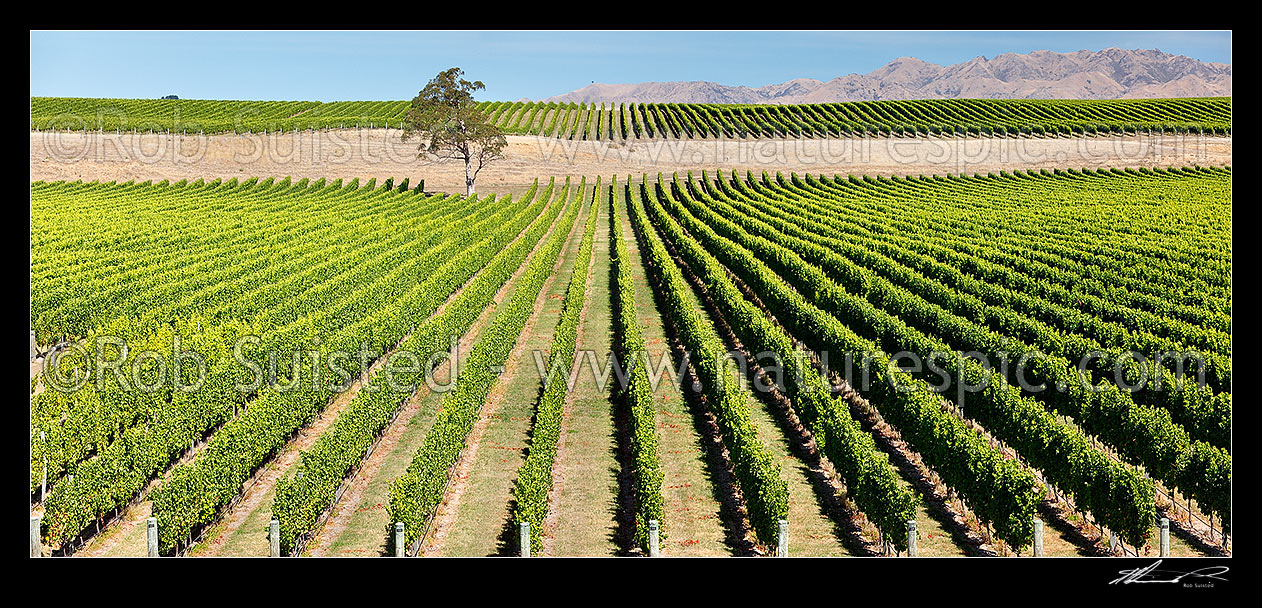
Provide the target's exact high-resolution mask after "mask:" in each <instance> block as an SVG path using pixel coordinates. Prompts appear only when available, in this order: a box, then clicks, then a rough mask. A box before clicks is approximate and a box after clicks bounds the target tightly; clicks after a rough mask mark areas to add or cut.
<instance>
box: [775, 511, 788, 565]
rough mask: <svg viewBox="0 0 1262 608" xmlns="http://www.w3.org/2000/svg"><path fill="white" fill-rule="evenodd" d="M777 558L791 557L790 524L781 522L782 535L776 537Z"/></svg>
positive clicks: (784, 521)
mask: <svg viewBox="0 0 1262 608" xmlns="http://www.w3.org/2000/svg"><path fill="white" fill-rule="evenodd" d="M776 537H777V538H776V557H788V556H789V522H788V521H786V520H783V519H782V520H780V533H779V534H777V535H776Z"/></svg>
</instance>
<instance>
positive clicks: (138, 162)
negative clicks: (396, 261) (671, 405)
mask: <svg viewBox="0 0 1262 608" xmlns="http://www.w3.org/2000/svg"><path fill="white" fill-rule="evenodd" d="M401 135H402V133H401V132H400V131H398V130H396V129H389V130H386V129H334V130H330V131H316V132H310V131H299V132H291V133H284V134H269V135H260V134H254V135H248V136H247V135H233V134H226V135H212V136H193V135H189V136H180V135H178V134H177V135H166V134H147V135H132V134H121V135H115V134H111V133H104V134H98V133H88V134H86V135H85V134H83V133H82V132H79V133H64V132H61V133H49V132H31V134H30V145H31V157H30V163H31V164H30V174H31V180H69V181H74V180H78V179H82V180H87V181H93V180H96V181H111V180H119V181H128V180H133V179H134V180H138V181H145V180H154V181H159V180H163V179H169V180H172V181H178V180H180V179H189V180H193V179H197V178H203V179H206V180H213V179H215V178H222V179H231V178H233V177H252V176H285V175H288V176H292V177H293V178H294V179H295V180H296V179H300V178H304V177H306V178H310V179H319V178H321V177H324V178H328V179H330V180H332V179H337V178H344V179H350V178H354V177H359V178H361V179H365V180H366V179H368V178H373V177H375V178H377V179H378V181H379V182H380V181H381V180H384V179H386V178H388V177H393V178H394V179H395V180H396V183H397V182H398V180H401V179H402V178H404V177H407V178H409V179H410V180H411V183H414V184H415V183H417V180H418V179H421V178H424V179H425V180H426V189H427V190H431V191H451V192H457V191H462V190H463V187H464V166H463V164H462V163H458V162H455V161H447V162H434V163H430V162H422V161H418V160H417V158H416V144H415V142H407V143H404V142H403V141H402V139H401ZM505 155H506V156H505V158H504V159H503V160H501V161H498V162H496V163H493V164H491V165H488V166H487V168H486V169H485V170H483V171H482V172H481V173H480V174H479V179H478V187H479V188H481V189H483V190H485V191H487V192H498V193H500V194H507V193H515V192H519V191H521V190H524V189H525V188H527V187H529V185H530V184H531V183H532V182H533V181H534V179H535V178H536V177H540V178H542V177H546V176H563V175H597V174H605V175H608V174H610V173H621V174H626V173H648V174H656V173H658V172H663V173H671V172H673V171H679V172H681V173H682V172H686V171H693V172H697V173H699V172H701V171H713V170H715V169H724V170H735V171H739V172H741V173H743V172H745V171H752V172H754V174H755V175H757V174H761V173H762V172H763V171H767V172H770V173H775V172H776V171H782V172H786V173H787V172H790V171H793V172H797V173H816V174H818V173H825V174H843V175H844V174H867V175H921V174H924V175H929V174H947V173H969V174H972V173H983V174H985V173H987V172H998V171H1001V170H1002V171H1012V170H1020V169H1035V170H1037V169H1049V170H1050V169H1054V168H1060V169H1064V168H1075V169H1080V168H1093V169H1094V168H1100V167H1169V166H1183V165H1191V164H1200V165H1216V166H1221V165H1230V164H1231V138H1230V137H1198V136H1175V135H1166V136H1153V137H1149V136H1147V135H1128V136H1111V137H1086V138H1030V139H1027V138H960V137H948V138H938V137H913V138H900V137H890V138H885V137H882V138H826V139H756V140H740V139H712V140H688V139H682V140H657V141H647V140H641V141H618V140H614V141H570V140H559V139H555V138H550V137H541V136H527V135H510V136H508V147H507V149H506V150H505Z"/></svg>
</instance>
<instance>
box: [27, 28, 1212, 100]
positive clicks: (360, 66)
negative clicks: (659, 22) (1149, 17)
mask: <svg viewBox="0 0 1262 608" xmlns="http://www.w3.org/2000/svg"><path fill="white" fill-rule="evenodd" d="M1114 46H1116V47H1120V48H1126V49H1137V48H1138V49H1153V48H1157V49H1161V50H1162V51H1166V52H1168V53H1176V54H1180V55H1187V56H1189V57H1193V58H1195V59H1200V60H1202V61H1215V62H1223V63H1230V62H1231V34H1230V32H586V31H560V32H512V31H507V32H450V31H441V32H319V31H313V32H297V31H280V32H201V31H198V32H113V31H111V32H31V95H35V96H66V97H124V98H138V97H159V96H162V95H168V94H174V95H179V96H180V97H182V98H188V99H281V100H316V101H337V100H346V99H363V100H393V99H410V98H412V97H413V96H414V95H415V94H416V92H417V91H418V90H419V89H420V88H421V87H422V86H424V84H425V82H426V81H428V80H429V79H430V78H432V77H433V76H434V74H436V73H438V72H440V71H442V70H444V69H446V68H449V67H452V66H459V67H461V68H464V70H465V72H466V78H469V79H470V80H482V81H484V82H485V83H486V90H485V91H483V92H482V94H480V95H479V96H478V98H479V99H488V100H501V99H508V100H513V99H519V98H523V97H528V98H531V99H542V98H545V97H549V96H552V95H559V94H561V93H566V92H568V91H572V90H574V89H577V88H580V87H583V86H586V85H588V84H590V83H592V82H593V81H594V82H606V83H630V82H648V81H659V82H661V81H672V80H710V81H714V82H719V83H722V84H727V85H746V86H762V85H767V84H774V83H779V82H784V81H786V80H790V79H793V78H816V79H819V80H829V79H832V78H835V77H838V76H844V75H846V74H850V73H861V74H862V73H866V72H870V71H872V70H874V69H876V68H879V67H881V66H882V65H885V64H886V63H888V62H890V61H891V60H893V59H895V58H896V57H900V56H913V57H919V58H920V59H923V60H925V61H930V62H933V63H939V64H944V65H945V64H950V63H958V62H961V61H967V60H969V59H972V58H974V57H977V56H979V55H982V56H985V57H994V56H995V55H999V54H1001V53H1007V52H1012V53H1028V52H1030V51H1035V50H1042V49H1047V50H1052V51H1060V52H1070V51H1078V50H1083V49H1086V50H1093V51H1094V50H1100V49H1104V48H1108V47H1114Z"/></svg>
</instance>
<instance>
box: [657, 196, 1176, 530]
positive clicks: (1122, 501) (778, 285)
mask: <svg viewBox="0 0 1262 608" xmlns="http://www.w3.org/2000/svg"><path fill="white" fill-rule="evenodd" d="M668 189H669V190H673V191H674V192H673V193H672V194H668V193H667V192H666V191H667V190H668ZM659 190H661V192H662V194H661V195H660V196H661V198H662V199H664V204H667V205H668V206H669V207H670V211H671V213H672V215H674V216H675V217H677V218H678V219H679V221H681V222H682V223H683V224H684V226H685V227H686V228H687V229H688V230H690V231H691V232H692V233H693V234H694V236H696V238H698V239H699V240H700V241H701V242H702V244H704V245H705V246H706V247H707V248H708V249H709V250H710V251H711V252H712V253H714V254H715V255H716V256H718V257H719V259H720V261H722V262H723V263H724V265H725V266H727V268H729V269H730V270H732V272H734V273H735V274H736V275H738V276H740V277H741V278H742V279H743V280H745V281H746V282H747V283H748V284H749V285H750V287H751V289H753V290H754V291H755V293H757V294H758V295H759V297H760V298H762V300H763V302H764V303H765V304H766V305H767V306H768V308H769V310H770V311H771V313H772V314H773V315H774V316H775V317H776V318H777V319H778V320H780V321H781V322H782V323H785V325H786V326H787V327H789V328H790V329H791V330H792V331H794V332H795V333H797V334H798V335H799V336H800V337H801V338H802V339H803V340H805V341H807V343H808V344H812V345H813V347H814V348H816V349H818V350H820V351H823V352H827V353H829V357H830V359H833V360H835V359H836V358H837V357H840V356H842V355H843V354H845V353H852V355H853V356H854V357H856V358H857V357H859V356H861V355H860V353H858V352H856V351H853V350H850V349H848V348H847V342H848V340H847V339H846V338H845V337H844V336H842V334H841V330H840V328H836V329H824V328H827V327H828V326H829V325H832V326H834V327H836V326H837V325H838V324H839V323H844V324H845V326H846V327H848V328H849V329H851V330H853V331H855V333H857V334H859V335H860V336H862V337H863V338H866V339H870V340H873V341H874V342H875V344H876V345H877V346H879V347H881V348H882V349H884V350H886V351H887V352H901V351H910V352H916V353H919V354H920V355H921V357H923V358H927V357H928V356H929V354H930V353H931V352H942V353H951V352H953V351H952V350H951V349H949V348H947V347H946V345H944V344H941V343H937V342H935V341H933V340H932V339H926V338H925V337H924V336H922V335H921V334H920V333H919V332H917V331H916V330H915V329H913V328H911V327H908V326H907V325H906V324H905V323H904V322H903V321H902V320H900V319H898V318H897V317H895V316H893V315H891V314H890V313H888V312H886V311H884V310H882V309H880V308H877V307H875V306H873V305H872V304H871V303H869V302H867V301H864V300H862V299H860V298H855V297H854V296H851V295H850V294H846V293H845V292H844V291H842V290H840V288H839V287H838V286H837V285H836V283H834V282H832V281H831V279H828V278H827V277H825V276H823V275H822V273H821V272H820V271H819V270H818V269H817V268H814V267H812V266H809V265H806V264H804V263H803V262H802V261H801V259H800V258H797V257H796V256H795V255H793V254H792V253H791V252H786V251H785V250H783V249H782V248H779V247H777V246H774V245H772V244H770V243H768V242H766V241H765V240H762V239H759V238H757V237H750V236H748V235H744V236H743V238H741V239H740V240H739V241H732V240H729V239H727V238H724V237H722V236H720V235H719V234H718V233H716V232H715V229H714V228H712V227H711V226H718V225H720V224H722V221H721V218H717V217H716V216H714V215H707V216H706V218H705V221H702V220H699V219H697V218H695V217H694V216H693V215H692V214H691V213H690V212H689V211H688V210H687V209H686V208H684V206H683V205H681V204H680V203H678V202H677V201H676V200H675V199H676V197H682V196H683V195H684V189H683V188H679V187H678V184H677V183H674V182H672V183H669V184H661V185H660V187H659ZM723 228H724V229H730V228H734V226H731V225H730V222H729V223H727V225H724V226H723ZM747 246H755V247H756V249H755V251H750V250H748V249H746V247H747ZM764 260H766V261H765V262H764ZM777 271H778V272H779V273H780V277H783V278H779V277H777V274H776V272H777ZM786 281H787V282H786ZM794 289H796V292H795V291H794ZM803 296H805V297H803ZM824 310H827V311H829V312H828V313H825V312H823V311H824ZM830 317H831V318H832V319H833V320H832V321H831V322H830V321H829V318H830ZM821 326H822V327H821ZM929 344H932V347H928V346H927V345H929ZM940 364H941V365H942V369H943V370H944V371H945V372H946V373H947V374H949V377H950V378H951V379H952V381H953V382H954V383H956V385H957V386H958V385H960V383H964V382H966V383H967V385H968V386H974V387H981V386H985V387H986V388H985V389H984V390H983V391H981V392H966V393H965V394H964V397H965V403H964V404H963V405H964V410H965V412H966V413H967V414H968V415H969V416H970V417H973V418H975V419H977V420H979V421H981V422H983V423H984V424H985V425H986V426H987V428H988V429H989V430H990V431H991V432H992V433H994V434H995V435H996V436H997V437H999V438H1001V439H1003V440H1005V441H1007V442H1009V443H1011V444H1012V445H1013V447H1015V448H1017V450H1018V452H1019V453H1023V454H1024V455H1025V456H1026V458H1027V459H1029V460H1030V461H1031V462H1033V463H1034V464H1035V466H1037V467H1038V468H1039V469H1040V470H1042V471H1043V472H1044V474H1045V476H1046V477H1047V478H1048V479H1050V480H1052V481H1053V482H1054V483H1056V484H1057V485H1058V486H1060V487H1063V488H1066V489H1067V490H1069V491H1070V492H1071V493H1072V494H1073V495H1074V496H1075V498H1076V499H1077V502H1078V504H1080V505H1083V506H1084V507H1085V508H1088V509H1090V510H1091V512H1092V513H1094V514H1096V515H1097V518H1098V519H1099V520H1100V521H1102V522H1105V524H1106V525H1108V526H1109V527H1110V529H1113V530H1116V531H1118V532H1119V534H1121V535H1122V536H1123V538H1125V539H1126V541H1127V542H1131V543H1138V542H1140V541H1142V539H1143V538H1145V537H1146V536H1147V534H1148V532H1149V530H1150V529H1151V526H1152V522H1153V521H1154V517H1155V515H1154V514H1153V513H1154V509H1153V502H1152V500H1153V495H1152V487H1151V484H1148V483H1146V480H1144V479H1143V478H1142V477H1141V476H1138V475H1137V474H1135V473H1133V472H1132V471H1130V470H1128V469H1125V468H1122V467H1120V466H1119V465H1117V464H1116V463H1113V462H1112V461H1110V460H1108V459H1107V458H1106V457H1104V456H1103V455H1101V454H1099V453H1098V452H1095V451H1094V450H1091V449H1090V448H1089V447H1088V446H1087V442H1086V438H1085V437H1084V436H1082V434H1081V433H1078V432H1077V431H1075V430H1073V429H1071V428H1069V427H1067V426H1066V425H1063V424H1061V423H1060V422H1059V421H1058V420H1056V419H1055V418H1054V417H1052V416H1051V415H1050V414H1048V413H1047V412H1046V411H1044V410H1043V409H1042V408H1041V407H1040V406H1038V405H1037V404H1035V403H1033V402H1032V401H1031V400H1029V399H1028V398H1023V397H1021V396H1020V394H1019V392H1018V391H1017V389H1016V387H1013V386H1011V385H1009V384H1008V383H1007V382H1006V379H1004V378H1003V377H1002V376H999V375H997V374H995V373H994V372H993V371H990V370H985V369H983V368H982V367H981V366H980V365H979V364H977V362H976V361H973V360H971V359H965V360H963V361H958V360H954V357H946V358H945V360H942V361H940ZM932 374H933V372H932V371H931V370H930V368H928V367H927V366H926V367H922V368H921V370H920V373H913V376H914V377H917V378H919V379H921V380H924V381H926V382H928V381H931V380H933V379H934V376H933V375H932ZM983 380H985V382H983ZM1048 445H1056V446H1058V448H1057V449H1055V450H1049V449H1047V448H1046V447H1045V446H1048ZM1035 446H1037V448H1036V447H1035ZM1071 455H1072V456H1071ZM1087 463H1089V464H1087ZM1083 464H1087V467H1088V468H1086V469H1085V470H1084V469H1080V468H1079V467H1080V466H1082V465H1083ZM1031 505H1033V502H1031ZM975 508H977V506H975ZM981 508H982V509H983V510H984V509H985V508H987V507H981ZM1013 523H1014V524H1016V525H1023V524H1021V522H1020V521H1019V520H1018V521H1016V522H1013ZM1001 538H1003V536H1001ZM1023 538H1024V530H1022V531H1021V534H1020V535H1019V536H1017V540H1016V542H1014V543H1013V544H1014V545H1015V546H1018V547H1019V546H1021V545H1023V544H1024V542H1022V539H1023Z"/></svg>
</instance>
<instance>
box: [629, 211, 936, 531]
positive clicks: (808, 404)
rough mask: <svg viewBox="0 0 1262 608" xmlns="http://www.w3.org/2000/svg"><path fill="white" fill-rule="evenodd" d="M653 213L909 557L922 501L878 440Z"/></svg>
mask: <svg viewBox="0 0 1262 608" xmlns="http://www.w3.org/2000/svg"><path fill="white" fill-rule="evenodd" d="M649 209H650V214H651V215H652V216H653V219H654V221H655V222H657V223H658V224H657V227H658V230H659V231H661V233H662V235H663V237H664V238H666V239H667V240H668V241H669V242H670V243H671V244H672V245H673V247H674V249H675V250H676V251H677V252H679V254H680V256H681V257H682V258H683V260H684V261H685V262H686V263H687V265H688V268H689V269H690V271H691V272H693V273H695V274H696V275H697V276H698V277H699V278H700V280H701V282H702V283H703V284H705V286H706V290H707V292H708V293H709V294H710V296H711V297H712V298H713V299H714V300H715V302H716V305H717V307H718V308H719V309H720V311H721V314H722V315H723V317H724V318H725V319H727V321H728V325H729V326H731V327H732V329H733V331H734V332H735V333H736V335H737V337H738V338H739V339H740V341H741V344H743V345H744V346H745V347H746V348H747V349H748V350H749V351H750V352H757V353H760V354H764V355H765V354H770V356H772V357H773V358H774V361H775V362H776V364H777V365H778V366H780V367H782V369H781V370H780V374H781V375H782V376H783V381H784V384H785V389H786V394H785V396H786V397H787V398H788V399H789V400H790V401H791V402H792V403H793V406H794V409H795V410H796V412H797V414H798V416H799V418H800V419H801V420H802V421H803V423H804V424H806V426H807V427H808V428H810V429H812V431H813V434H814V437H815V439H816V442H817V444H818V445H819V446H820V447H821V449H822V451H823V453H824V454H825V455H826V456H827V457H828V458H829V460H830V461H831V462H832V463H833V465H834V467H835V468H836V470H837V471H838V473H839V474H840V475H841V479H842V481H844V482H845V483H846V487H847V488H850V492H849V494H848V495H849V496H850V497H851V498H852V499H853V500H854V501H855V503H856V504H857V505H858V506H859V510H860V511H862V512H863V513H864V514H865V515H866V516H867V517H868V518H869V519H870V520H872V522H873V523H875V524H876V526H877V528H878V529H880V530H881V531H882V532H883V535H884V536H886V537H888V538H890V539H891V540H892V542H893V544H894V546H895V547H897V548H898V549H900V550H905V549H906V548H907V535H906V534H900V532H901V531H902V530H903V529H904V528H905V527H906V522H907V521H908V520H909V519H913V518H914V517H915V514H916V505H917V503H918V502H919V499H918V497H917V496H916V495H915V494H914V493H912V492H911V491H910V490H907V489H904V488H903V487H902V486H901V485H900V484H899V481H898V476H897V474H896V473H895V472H894V470H893V468H891V467H890V464H889V457H888V456H887V455H885V454H884V453H883V452H880V451H879V450H877V448H876V443H875V441H874V440H873V439H872V436H871V435H869V434H868V433H866V432H865V431H864V430H863V429H862V427H860V425H859V423H858V422H857V421H855V420H854V419H853V418H852V417H851V416H850V412H849V409H848V406H847V405H846V403H845V401H844V400H843V399H842V398H841V397H839V396H837V395H834V394H833V391H832V387H831V385H829V384H828V380H827V379H826V378H824V377H823V376H821V374H820V373H819V372H818V371H816V370H815V369H813V368H812V367H811V365H810V364H809V363H808V362H807V361H808V359H807V357H806V356H805V353H803V352H801V351H799V350H798V349H797V348H795V346H794V342H793V340H792V338H790V337H789V335H788V334H786V333H784V331H783V330H781V329H780V328H779V327H777V326H776V325H775V324H774V322H773V321H772V320H771V319H769V318H768V317H767V315H766V314H764V313H763V311H762V310H760V309H759V308H758V307H757V306H756V305H754V304H753V303H752V302H750V301H748V300H747V299H746V298H745V297H744V296H743V295H742V294H741V291H740V289H739V288H738V287H737V286H736V284H735V283H733V282H732V280H731V279H729V278H728V276H727V274H726V271H725V270H724V268H723V267H722V266H721V265H720V264H719V262H718V261H717V260H716V259H715V258H714V256H712V255H710V254H709V253H707V252H706V251H705V250H704V249H702V248H701V246H700V245H698V244H697V242H696V241H695V240H693V239H692V238H691V237H690V236H688V235H687V234H685V233H684V232H683V230H682V229H681V228H680V226H679V225H678V224H677V223H676V222H675V221H673V220H672V219H670V218H669V217H668V216H667V215H665V214H662V213H661V207H660V205H659V204H658V201H652V202H651V203H650V205H649Z"/></svg>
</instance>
